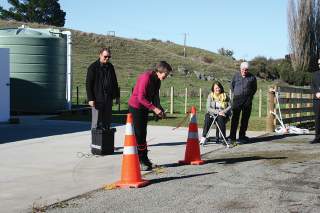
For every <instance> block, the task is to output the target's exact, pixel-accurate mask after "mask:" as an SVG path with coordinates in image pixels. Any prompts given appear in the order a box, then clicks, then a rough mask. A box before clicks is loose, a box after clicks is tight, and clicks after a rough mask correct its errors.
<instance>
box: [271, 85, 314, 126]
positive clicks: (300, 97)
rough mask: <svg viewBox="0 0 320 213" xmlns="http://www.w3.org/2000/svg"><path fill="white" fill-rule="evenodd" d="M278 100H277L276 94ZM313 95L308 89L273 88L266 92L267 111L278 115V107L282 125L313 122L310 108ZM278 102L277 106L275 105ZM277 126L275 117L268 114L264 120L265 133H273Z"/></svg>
mask: <svg viewBox="0 0 320 213" xmlns="http://www.w3.org/2000/svg"><path fill="white" fill-rule="evenodd" d="M276 93H277V94H278V98H277V94H276ZM312 99H313V94H312V91H311V89H310V88H294V87H281V86H273V87H271V88H270V89H269V91H268V109H269V112H274V113H277V114H278V115H279V109H278V107H279V106H280V110H281V115H282V121H283V123H284V124H289V125H290V124H301V123H303V122H310V121H314V114H313V108H312ZM277 101H278V102H279V104H278V103H277ZM277 124H279V122H278V121H277V119H276V116H275V115H273V114H272V113H268V115H267V118H266V131H267V132H273V131H274V129H275V126H276V125H277Z"/></svg>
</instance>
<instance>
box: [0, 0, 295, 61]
mask: <svg viewBox="0 0 320 213" xmlns="http://www.w3.org/2000/svg"><path fill="white" fill-rule="evenodd" d="M59 3H60V5H61V8H62V9H63V10H64V11H65V12H66V23H65V27H66V28H71V29H76V30H81V31H85V32H93V33H98V34H105V35H106V34H108V31H115V34H116V36H120V37H125V38H137V39H152V38H156V39H160V40H162V41H168V40H169V41H172V42H175V43H178V44H182V45H183V44H184V37H185V33H186V34H187V36H186V44H187V46H192V47H198V48H201V49H206V50H209V51H212V52H217V50H218V49H219V48H222V47H223V48H227V49H231V50H232V51H233V52H234V57H235V58H236V59H245V60H251V59H253V58H254V57H256V56H265V57H267V58H273V59H276V58H284V56H285V55H286V54H287V53H288V51H289V48H288V46H289V42H288V32H287V31H288V30H287V4H288V0H241V1H239V0H197V1H196V0H193V1H190V0H161V1H160V0H134V1H133V0H90V1H88V0H59ZM0 5H1V6H4V7H5V8H7V7H8V4H7V1H6V0H0Z"/></svg>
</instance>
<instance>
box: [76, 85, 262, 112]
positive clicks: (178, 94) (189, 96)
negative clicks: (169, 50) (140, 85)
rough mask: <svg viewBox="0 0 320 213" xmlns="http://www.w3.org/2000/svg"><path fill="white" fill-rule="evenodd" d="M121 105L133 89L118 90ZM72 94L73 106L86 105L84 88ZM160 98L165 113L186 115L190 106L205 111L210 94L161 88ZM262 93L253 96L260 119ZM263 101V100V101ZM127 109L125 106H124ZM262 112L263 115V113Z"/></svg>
mask: <svg viewBox="0 0 320 213" xmlns="http://www.w3.org/2000/svg"><path fill="white" fill-rule="evenodd" d="M119 89H120V96H121V103H119V105H118V110H119V111H120V109H121V108H120V105H121V104H125V105H126V104H127V103H128V99H129V97H130V95H131V92H132V90H133V88H119ZM74 92H75V93H74V94H73V103H74V104H75V105H82V104H87V100H86V93H85V88H84V86H82V87H79V86H77V87H76V88H75V90H74ZM159 93H160V96H161V103H162V104H164V105H163V106H164V107H166V109H167V113H169V114H174V113H186V112H187V110H188V109H189V108H190V107H191V106H192V105H194V106H196V107H197V110H198V111H199V112H201V111H205V110H206V100H207V96H208V94H209V93H210V89H202V88H179V90H177V89H176V88H175V87H173V86H171V87H169V88H161V90H160V91H159ZM228 94H229V96H230V97H231V96H232V94H231V90H229V91H228ZM262 94H263V92H262V90H261V89H259V90H258V92H257V94H256V95H255V96H256V98H258V100H257V104H256V105H255V107H256V109H257V112H258V114H257V115H258V116H259V118H262V117H263V116H264V115H265V114H266V111H267V110H266V104H265V102H264V104H263V96H262ZM264 100H265V99H264ZM125 108H127V106H125ZM263 112H264V113H263Z"/></svg>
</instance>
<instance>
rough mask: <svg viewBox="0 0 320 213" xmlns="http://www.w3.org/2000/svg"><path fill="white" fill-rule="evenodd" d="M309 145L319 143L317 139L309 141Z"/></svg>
mask: <svg viewBox="0 0 320 213" xmlns="http://www.w3.org/2000/svg"><path fill="white" fill-rule="evenodd" d="M310 143H311V144H315V143H320V140H318V139H313V140H312V141H310Z"/></svg>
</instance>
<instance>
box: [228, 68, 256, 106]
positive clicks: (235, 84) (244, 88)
mask: <svg viewBox="0 0 320 213" xmlns="http://www.w3.org/2000/svg"><path fill="white" fill-rule="evenodd" d="M231 91H232V94H233V100H232V107H239V106H244V107H248V106H251V104H252V99H253V96H254V94H255V93H256V91H257V79H256V77H255V76H254V75H253V74H251V73H248V74H247V76H246V77H245V78H243V77H242V76H241V74H240V72H239V71H238V72H236V74H235V75H234V76H233V78H232V82H231Z"/></svg>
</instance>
